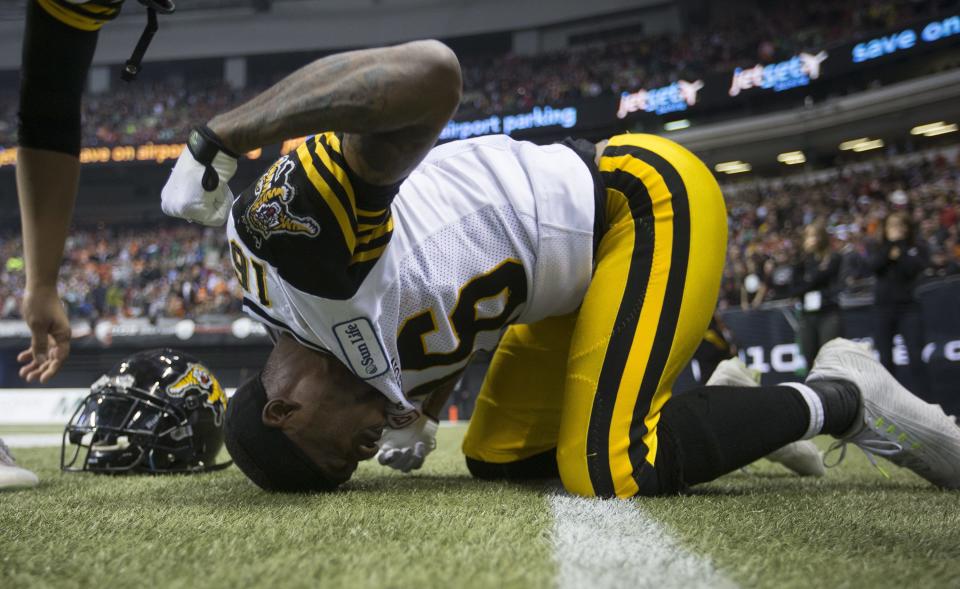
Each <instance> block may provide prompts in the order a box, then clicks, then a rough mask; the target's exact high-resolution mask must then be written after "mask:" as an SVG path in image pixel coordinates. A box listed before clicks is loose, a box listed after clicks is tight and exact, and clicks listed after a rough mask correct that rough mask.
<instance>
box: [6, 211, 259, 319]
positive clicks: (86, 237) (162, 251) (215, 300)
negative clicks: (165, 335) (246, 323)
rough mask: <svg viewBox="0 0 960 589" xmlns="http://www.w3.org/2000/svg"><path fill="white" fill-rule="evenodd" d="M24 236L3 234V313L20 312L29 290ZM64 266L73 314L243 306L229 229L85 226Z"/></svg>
mask: <svg viewBox="0 0 960 589" xmlns="http://www.w3.org/2000/svg"><path fill="white" fill-rule="evenodd" d="M20 250H21V245H20V241H19V239H18V238H17V237H15V236H14V234H8V235H6V236H0V261H2V262H3V271H2V273H0V319H18V318H19V308H18V305H17V301H18V299H19V298H20V296H22V294H23V288H24V276H23V264H22V260H21V259H20V258H19V255H20V254H19V252H20ZM66 252H67V253H66V256H65V259H64V264H63V266H62V268H61V271H60V285H61V292H63V293H64V304H65V305H66V306H67V310H68V313H69V315H70V317H71V318H73V319H90V320H96V319H104V318H124V317H128V318H129V317H145V318H148V319H150V320H153V321H155V320H156V319H157V318H159V317H197V316H199V315H205V314H222V313H231V314H232V313H239V312H240V304H239V300H240V298H239V295H240V290H239V284H238V282H237V280H236V277H235V276H234V273H233V270H232V268H231V266H230V265H229V258H228V256H227V247H226V240H225V235H224V233H223V231H222V230H216V229H209V228H202V227H197V226H194V225H184V226H177V227H174V228H160V229H157V228H152V229H147V230H143V229H134V228H118V229H116V230H107V229H98V230H92V231H78V232H75V233H73V234H72V235H71V236H70V237H69V239H68V240H67V249H66Z"/></svg>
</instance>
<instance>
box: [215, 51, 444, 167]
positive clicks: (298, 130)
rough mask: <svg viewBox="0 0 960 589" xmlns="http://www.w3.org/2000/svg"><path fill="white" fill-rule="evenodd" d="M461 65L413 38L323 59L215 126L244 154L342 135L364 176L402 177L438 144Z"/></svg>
mask: <svg viewBox="0 0 960 589" xmlns="http://www.w3.org/2000/svg"><path fill="white" fill-rule="evenodd" d="M461 84H462V83H461V79H460V64H459V62H458V61H457V57H456V55H454V53H453V51H451V50H450V49H449V48H448V47H447V46H446V45H444V44H442V43H440V42H439V41H415V42H412V43H406V44H404V45H398V46H396V47H387V48H380V49H367V50H362V51H350V52H347V53H340V54H337V55H331V56H329V57H325V58H323V59H319V60H317V61H315V62H313V63H311V64H309V65H307V66H305V67H303V68H301V69H299V70H297V71H296V72H294V73H292V74H291V75H289V76H287V77H286V78H284V79H283V80H281V81H280V82H278V83H277V84H276V85H274V86H273V87H271V88H269V89H268V90H266V91H265V92H263V93H262V94H260V95H259V96H257V97H255V98H253V99H252V100H250V101H249V102H247V103H246V104H244V105H242V106H240V107H238V108H236V109H234V110H232V111H230V112H227V113H224V114H221V115H219V116H217V117H215V118H214V119H213V120H211V121H210V123H209V125H208V126H209V127H210V128H211V129H212V130H213V131H214V132H215V133H216V134H217V135H218V136H219V137H220V138H221V140H222V141H223V143H224V144H225V146H226V147H228V148H230V149H232V150H233V151H234V152H236V153H244V152H247V151H249V150H251V149H255V148H257V147H262V146H264V145H270V144H274V143H279V142H280V141H282V140H284V139H289V138H290V137H298V136H302V135H309V134H312V133H317V132H319V131H342V132H344V133H345V136H344V141H343V144H344V157H346V158H347V162H348V163H349V164H350V167H351V168H352V169H353V170H354V172H356V173H357V174H358V175H359V176H360V177H361V178H362V179H364V180H366V181H367V182H370V183H371V184H379V185H386V184H391V183H393V182H396V181H398V180H400V179H402V178H404V177H405V176H406V175H407V174H408V173H409V172H410V170H412V169H413V168H414V167H416V165H417V164H418V163H420V160H422V159H423V157H424V156H425V155H426V154H427V152H428V151H429V150H430V148H432V147H433V145H434V143H435V142H436V140H437V137H438V136H439V135H440V131H441V130H442V129H443V127H444V125H446V123H447V121H448V120H449V119H450V117H451V116H452V115H453V112H454V111H455V110H456V108H457V105H458V104H459V102H460V92H461Z"/></svg>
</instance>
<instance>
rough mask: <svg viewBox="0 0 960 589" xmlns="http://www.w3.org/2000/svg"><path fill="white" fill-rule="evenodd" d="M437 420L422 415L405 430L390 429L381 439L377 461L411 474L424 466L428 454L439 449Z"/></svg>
mask: <svg viewBox="0 0 960 589" xmlns="http://www.w3.org/2000/svg"><path fill="white" fill-rule="evenodd" d="M438 425H439V424H438V423H437V421H436V420H435V419H432V418H430V417H427V416H426V415H421V416H420V419H418V420H416V421H415V422H413V423H411V424H410V425H408V426H407V427H405V428H403V429H388V430H386V431H385V432H384V434H383V437H382V438H380V451H379V452H377V460H378V461H379V462H380V464H382V465H384V466H389V467H390V468H395V469H397V470H399V471H403V472H410V471H411V470H416V469H418V468H420V467H421V466H423V461H424V460H426V458H427V454H429V453H430V452H432V451H433V450H434V449H435V448H436V447H437V426H438Z"/></svg>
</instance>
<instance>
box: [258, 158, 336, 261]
mask: <svg viewBox="0 0 960 589" xmlns="http://www.w3.org/2000/svg"><path fill="white" fill-rule="evenodd" d="M295 168H296V164H294V162H293V160H291V159H290V156H284V157H282V158H280V159H278V160H277V161H276V162H274V164H273V165H272V166H270V169H268V170H267V172H266V173H265V174H264V175H263V176H261V177H260V179H259V180H257V184H256V186H255V187H254V190H253V196H254V198H253V202H251V203H250V205H249V206H248V207H247V210H246V211H245V212H244V214H243V217H242V219H243V223H244V224H245V225H246V226H247V227H248V228H249V229H250V233H251V234H252V235H253V239H254V241H255V242H256V245H257V247H258V248H259V247H262V246H263V242H264V240H266V239H269V238H270V236H271V235H277V234H279V233H285V234H287V235H306V236H308V237H315V236H317V235H318V234H319V233H320V225H319V224H318V223H317V222H316V221H315V220H314V219H311V218H309V217H300V216H297V215H294V214H293V213H292V212H290V203H291V202H292V201H293V199H294V197H295V196H296V195H297V189H296V188H294V186H293V185H292V184H291V183H290V173H291V172H293V170H294V169H295Z"/></svg>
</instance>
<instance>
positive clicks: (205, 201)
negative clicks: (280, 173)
mask: <svg viewBox="0 0 960 589" xmlns="http://www.w3.org/2000/svg"><path fill="white" fill-rule="evenodd" d="M238 159H239V156H238V155H237V154H235V153H233V152H232V151H230V150H229V149H227V148H226V147H224V146H223V144H222V143H221V141H220V139H219V138H218V137H217V136H216V135H215V134H214V132H213V131H211V130H210V129H208V128H207V127H196V128H194V130H193V131H191V132H190V138H189V139H188V140H187V149H184V150H183V153H181V154H180V157H179V158H178V159H177V164H176V165H175V166H174V167H173V171H172V172H170V178H168V179H167V183H166V184H165V185H164V187H163V191H162V192H161V193H160V200H161V207H162V208H163V212H164V213H166V214H168V215H170V216H172V217H180V218H181V219H186V220H187V221H193V222H195V223H202V224H204V225H210V226H211V227H218V226H221V225H223V224H224V223H226V221H227V216H228V215H229V214H230V206H231V205H232V204H233V192H231V191H230V186H229V185H228V184H227V183H228V182H229V181H230V179H231V178H233V175H234V174H235V173H236V172H237V160H238Z"/></svg>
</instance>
